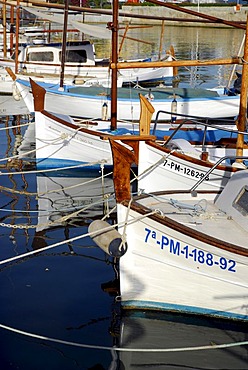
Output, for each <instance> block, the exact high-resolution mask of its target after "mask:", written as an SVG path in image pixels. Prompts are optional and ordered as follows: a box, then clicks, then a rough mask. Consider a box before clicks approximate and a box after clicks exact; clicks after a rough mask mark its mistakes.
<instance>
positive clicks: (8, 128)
mask: <svg viewBox="0 0 248 370" xmlns="http://www.w3.org/2000/svg"><path fill="white" fill-rule="evenodd" d="M31 124H34V122H27V123H22V124H18V125H15V126H8V127H1V128H0V131H3V130H5V131H6V130H12V129H13V128H20V127H24V126H29V125H31Z"/></svg>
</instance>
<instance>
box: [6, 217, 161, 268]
mask: <svg viewBox="0 0 248 370" xmlns="http://www.w3.org/2000/svg"><path fill="white" fill-rule="evenodd" d="M155 213H157V211H156V210H155V211H152V212H150V213H147V214H145V215H142V216H139V217H136V218H133V219H132V220H129V221H128V224H129V225H130V224H133V223H135V222H137V221H139V220H141V219H143V218H146V217H149V216H150V215H153V214H155ZM123 225H125V222H120V223H118V224H114V225H109V226H107V227H104V228H103V229H101V230H99V232H100V231H101V232H105V231H109V230H112V229H114V228H116V227H119V228H120V227H122V226H123ZM11 226H12V225H11ZM13 226H14V225H13ZM23 228H24V227H23ZM93 234H94V233H93ZM91 235H92V233H90V232H88V233H86V234H83V235H78V236H75V237H73V238H70V239H66V240H63V241H61V242H57V243H55V244H52V245H48V246H47V247H44V248H40V249H35V250H32V251H29V252H26V253H23V254H19V255H18V256H14V257H10V258H7V259H5V260H2V261H0V265H3V264H5V263H8V262H12V261H15V260H19V259H22V258H26V257H28V256H31V255H33V254H37V253H41V252H43V251H46V250H49V249H53V248H55V247H59V246H61V245H64V244H68V243H72V242H74V241H76V240H79V239H83V238H86V237H88V236H89V237H91Z"/></svg>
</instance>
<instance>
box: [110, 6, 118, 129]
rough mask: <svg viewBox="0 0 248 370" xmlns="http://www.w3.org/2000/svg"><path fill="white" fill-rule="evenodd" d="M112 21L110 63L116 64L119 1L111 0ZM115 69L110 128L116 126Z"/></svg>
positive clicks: (112, 85) (115, 71) (112, 83)
mask: <svg viewBox="0 0 248 370" xmlns="http://www.w3.org/2000/svg"><path fill="white" fill-rule="evenodd" d="M112 4H113V22H112V23H111V24H109V27H111V30H112V64H114V65H117V62H118V10H119V1H118V0H113V2H112ZM117 73H118V71H117V69H116V68H114V69H113V70H112V79H111V124H110V129H111V130H116V128H117Z"/></svg>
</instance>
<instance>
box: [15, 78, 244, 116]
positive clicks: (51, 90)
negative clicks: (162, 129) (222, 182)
mask: <svg viewBox="0 0 248 370" xmlns="http://www.w3.org/2000/svg"><path fill="white" fill-rule="evenodd" d="M39 84H40V85H41V86H42V87H44V88H45V89H46V101H45V109H46V110H48V111H51V112H55V113H62V114H68V115H70V116H74V117H85V118H89V119H93V118H98V119H99V118H101V117H102V107H103V104H104V103H106V104H107V107H108V109H107V115H106V117H107V119H110V115H111V97H110V92H109V91H108V90H107V89H94V88H91V87H87V88H84V89H82V88H78V89H77V90H76V89H75V88H70V87H68V88H66V87H65V90H64V91H61V89H59V88H58V86H57V87H56V86H51V85H50V87H49V85H46V84H42V83H39ZM17 86H18V89H19V91H20V93H21V95H22V97H23V99H24V100H25V102H26V104H27V107H28V109H29V111H30V112H34V104H33V96H32V93H31V91H30V84H29V83H28V82H27V81H23V80H17ZM171 91H172V90H171ZM140 93H142V94H143V95H147V97H148V99H149V92H148V91H147V92H144V90H140V89H127V88H121V89H118V91H117V106H118V109H117V119H118V120H128V121H138V120H139V118H140V100H139V94H140ZM152 95H153V96H154V97H153V99H152V100H151V102H152V105H153V107H154V109H155V112H154V114H153V117H152V120H153V121H154V120H155V119H156V114H157V113H158V112H159V111H166V112H171V111H172V110H171V108H172V101H173V92H171V95H170V94H168V93H166V91H165V90H164V91H161V90H160V91H156V92H155V91H152ZM150 97H151V95H150ZM239 101H240V98H239V96H226V95H223V96H214V97H192V98H187V97H178V98H177V113H178V114H182V115H183V114H185V115H189V116H198V117H209V118H225V117H234V116H236V115H237V114H238V112H239ZM210 107H211V109H210ZM159 117H160V120H171V114H170V113H169V114H168V113H163V114H160V116H159Z"/></svg>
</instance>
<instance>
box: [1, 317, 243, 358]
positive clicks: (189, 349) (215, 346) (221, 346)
mask: <svg viewBox="0 0 248 370" xmlns="http://www.w3.org/2000/svg"><path fill="white" fill-rule="evenodd" d="M0 328H2V329H5V330H8V331H11V332H13V333H17V334H21V335H24V336H27V337H31V338H35V339H40V340H45V341H48V342H53V343H59V344H64V345H67V346H73V347H80V348H88V349H100V350H107V351H113V350H114V351H118V352H153V353H166V352H169V353H170V352H192V351H206V350H213V349H215V350H216V349H224V348H231V347H240V346H246V345H247V344H248V341H242V342H236V343H224V344H211V345H206V346H195V347H176V348H124V347H110V346H99V345H94V344H84V343H78V342H71V341H67V340H62V339H57V338H51V337H47V336H44V335H39V334H34V333H30V332H27V331H24V330H20V329H16V328H13V327H11V326H7V325H3V324H0Z"/></svg>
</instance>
